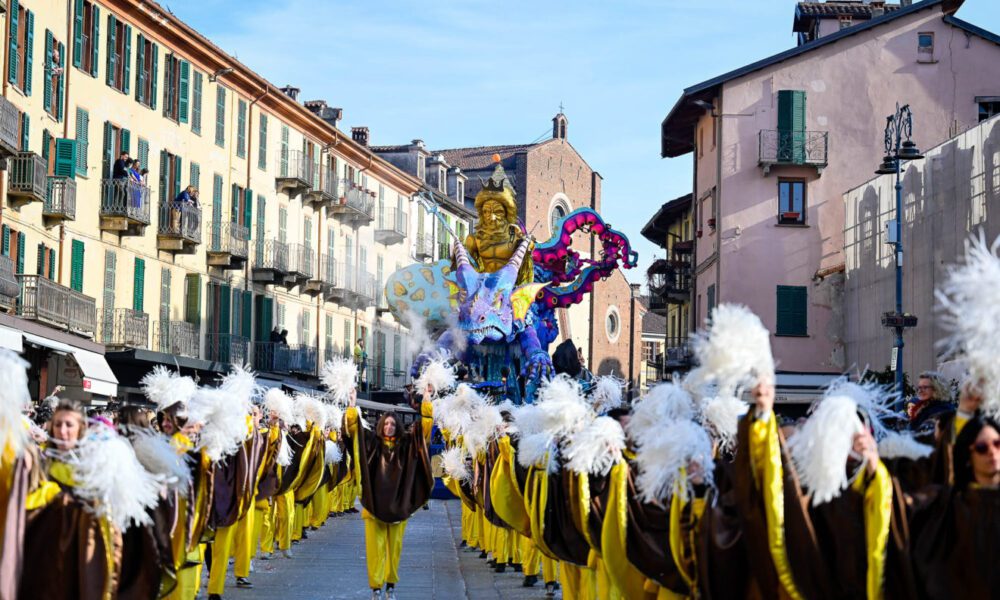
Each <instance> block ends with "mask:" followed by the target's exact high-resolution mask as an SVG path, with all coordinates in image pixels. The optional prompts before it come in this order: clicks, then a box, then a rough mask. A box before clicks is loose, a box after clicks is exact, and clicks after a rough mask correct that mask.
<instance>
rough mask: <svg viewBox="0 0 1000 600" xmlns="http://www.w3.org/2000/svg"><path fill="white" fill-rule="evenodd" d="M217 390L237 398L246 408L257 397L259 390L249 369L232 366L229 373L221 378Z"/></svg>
mask: <svg viewBox="0 0 1000 600" xmlns="http://www.w3.org/2000/svg"><path fill="white" fill-rule="evenodd" d="M219 388H220V389H222V390H225V391H226V392H229V393H230V394H233V395H235V396H238V397H239V398H240V402H241V403H242V402H245V403H246V404H247V406H249V405H250V403H251V402H253V400H254V398H255V397H256V396H258V395H259V392H260V388H258V387H257V380H256V378H255V377H254V373H253V371H251V370H250V369H249V367H244V366H240V365H235V366H233V368H232V369H230V371H229V373H227V374H226V376H225V377H223V378H222V382H221V383H220V384H219Z"/></svg>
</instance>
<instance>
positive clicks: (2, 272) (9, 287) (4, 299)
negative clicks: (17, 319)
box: [0, 254, 21, 310]
mask: <svg viewBox="0 0 1000 600" xmlns="http://www.w3.org/2000/svg"><path fill="white" fill-rule="evenodd" d="M20 295H21V286H20V284H19V283H18V282H17V277H14V259H13V258H11V257H9V256H4V255H2V254H0V307H2V308H4V309H6V310H14V308H15V307H16V306H17V299H18V296H20Z"/></svg>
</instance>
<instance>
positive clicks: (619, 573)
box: [601, 461, 646, 598]
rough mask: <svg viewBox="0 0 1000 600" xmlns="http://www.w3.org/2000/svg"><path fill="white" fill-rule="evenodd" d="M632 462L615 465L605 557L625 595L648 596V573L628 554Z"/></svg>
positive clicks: (605, 530)
mask: <svg viewBox="0 0 1000 600" xmlns="http://www.w3.org/2000/svg"><path fill="white" fill-rule="evenodd" d="M628 469H629V466H628V463H627V462H625V461H622V462H620V463H618V464H617V465H615V466H614V467H612V468H611V481H610V482H609V483H608V485H609V489H608V505H607V508H606V509H605V511H604V525H602V527H601V557H602V558H603V559H604V567H605V569H607V572H608V578H609V579H611V581H612V582H613V583H614V585H615V586H616V587H617V588H618V589H619V590H621V594H622V597H623V598H644V597H645V595H646V590H645V583H646V577H645V576H644V575H643V574H642V572H640V571H639V570H638V569H636V568H635V566H634V565H633V564H632V563H631V562H629V560H628V554H626V542H627V540H626V535H627V532H628Z"/></svg>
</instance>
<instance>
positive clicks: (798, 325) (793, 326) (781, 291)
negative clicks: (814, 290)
mask: <svg viewBox="0 0 1000 600" xmlns="http://www.w3.org/2000/svg"><path fill="white" fill-rule="evenodd" d="M806 302H807V297H806V288H805V287H804V286H795V285H779V286H778V321H777V322H778V326H777V328H776V330H775V335H786V336H805V335H808V327H807V325H808V321H807V319H806Z"/></svg>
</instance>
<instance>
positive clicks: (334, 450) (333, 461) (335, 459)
mask: <svg viewBox="0 0 1000 600" xmlns="http://www.w3.org/2000/svg"><path fill="white" fill-rule="evenodd" d="M324 450H325V453H324V454H323V460H324V461H325V462H326V464H328V465H339V464H340V461H342V460H343V459H344V453H343V452H341V450H340V446H338V445H337V443H336V442H332V441H330V440H326V448H325V449H324Z"/></svg>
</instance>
